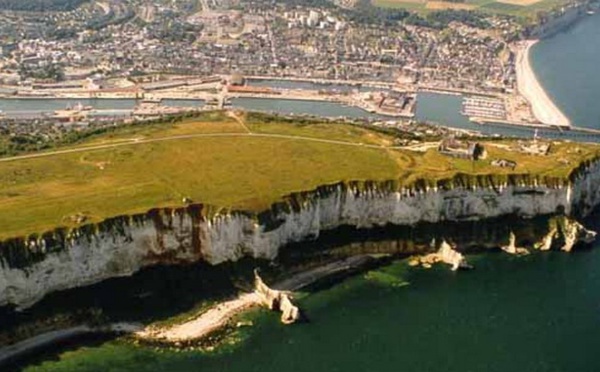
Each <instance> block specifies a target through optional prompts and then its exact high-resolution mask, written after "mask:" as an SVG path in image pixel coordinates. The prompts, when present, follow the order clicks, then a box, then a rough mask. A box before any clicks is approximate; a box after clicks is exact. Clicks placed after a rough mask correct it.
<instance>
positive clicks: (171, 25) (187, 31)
mask: <svg viewBox="0 0 600 372" xmlns="http://www.w3.org/2000/svg"><path fill="white" fill-rule="evenodd" d="M201 31H202V26H201V25H192V24H189V23H181V22H175V21H167V22H164V23H162V24H160V25H157V26H155V27H153V28H152V29H150V32H149V36H150V37H151V38H156V39H159V40H162V41H168V42H189V43H192V42H194V41H196V35H198V34H199V33H200V32H201Z"/></svg>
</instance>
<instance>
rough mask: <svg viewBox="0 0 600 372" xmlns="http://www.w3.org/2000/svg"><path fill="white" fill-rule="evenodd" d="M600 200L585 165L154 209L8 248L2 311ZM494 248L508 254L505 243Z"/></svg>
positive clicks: (578, 235)
mask: <svg viewBox="0 0 600 372" xmlns="http://www.w3.org/2000/svg"><path fill="white" fill-rule="evenodd" d="M599 200H600V163H599V162H584V163H582V164H581V166H580V167H579V168H577V169H575V170H574V171H573V173H572V174H571V175H570V176H569V177H568V178H565V179H559V178H548V177H546V178H536V177H531V176H529V175H482V176H470V175H463V174H460V175H457V176H456V177H454V178H452V179H447V180H439V181H435V182H434V181H424V180H420V181H416V182H415V183H414V184H413V186H412V187H401V186H400V185H399V184H398V182H395V181H389V182H347V183H339V184H334V185H328V186H322V187H319V188H317V189H316V190H313V191H309V192H301V193H295V194H292V195H289V196H287V197H285V198H284V200H283V201H282V202H279V203H276V204H274V205H273V206H272V207H271V208H270V209H269V210H266V211H263V212H261V213H250V212H244V211H223V210H215V209H214V208H210V207H207V206H198V205H190V206H186V207H182V208H173V209H160V210H159V209H156V210H151V211H149V212H148V213H144V214H139V215H134V216H123V217H116V218H112V219H108V220H106V221H104V222H101V223H98V224H90V225H86V226H82V227H80V228H77V229H74V230H71V231H67V230H65V229H58V230H56V231H53V232H50V233H45V234H43V235H40V236H30V237H27V238H18V239H12V240H8V241H4V242H2V243H0V264H1V267H0V306H1V305H8V304H14V305H16V306H18V307H27V306H30V305H31V304H33V303H35V302H36V301H38V300H39V299H41V298H42V297H43V296H44V295H45V294H47V293H49V292H53V291H58V290H63V289H67V288H73V287H80V286H85V285H89V284H93V283H97V282H99V281H102V280H104V279H107V278H111V277H117V276H125V275H131V274H132V273H134V272H136V271H138V270H139V269H141V268H143V267H146V266H150V265H155V264H159V263H160V264H185V263H193V262H198V261H201V260H203V261H206V262H209V263H211V264H218V263H222V262H225V261H235V260H238V259H240V258H241V257H244V256H250V257H255V258H266V259H274V258H276V257H277V256H278V253H279V250H280V247H283V246H286V245H288V244H290V243H294V242H300V241H306V240H310V239H314V238H316V237H318V236H319V234H321V232H323V231H327V230H331V229H335V228H338V227H340V226H353V227H356V228H373V227H378V226H387V225H390V224H392V225H400V226H415V225H418V224H421V223H430V224H439V223H445V222H448V221H455V222H463V221H467V222H469V221H484V220H487V219H491V218H498V217H501V216H507V215H511V216H515V217H516V218H531V217H534V216H539V215H553V214H561V215H567V216H574V217H581V216H585V215H586V214H588V213H589V212H590V211H591V210H592V209H593V208H594V207H595V206H596V205H597V204H598V201H599ZM562 228H563V230H560V231H563V232H565V237H566V239H565V241H564V244H563V246H562V249H563V250H570V249H571V248H572V246H573V244H574V243H575V242H576V241H577V240H578V239H583V240H589V239H590V237H589V236H588V235H586V234H584V231H583V230H582V229H581V225H579V224H575V225H574V224H566V225H565V226H564V227H562ZM557 229H559V228H558V227H557ZM557 231H559V230H557ZM582 234H583V235H582ZM506 236H508V233H506V234H505V235H504V237H506ZM440 238H443V237H440ZM518 238H519V237H518V236H517V239H518ZM540 239H541V238H540ZM545 239H546V240H544V242H543V244H542V245H541V246H540V247H541V248H542V247H548V248H549V247H550V246H552V245H553V244H555V243H554V241H555V240H556V239H555V238H554V237H552V236H551V237H546V238H545ZM491 240H493V241H494V242H495V243H494V244H496V246H500V243H499V242H498V239H491ZM502 244H504V243H502Z"/></svg>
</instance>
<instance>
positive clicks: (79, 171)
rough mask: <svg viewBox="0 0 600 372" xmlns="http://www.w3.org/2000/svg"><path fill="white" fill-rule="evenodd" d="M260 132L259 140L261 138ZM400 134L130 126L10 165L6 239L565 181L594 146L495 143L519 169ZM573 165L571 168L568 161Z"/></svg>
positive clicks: (337, 127) (2, 170)
mask: <svg viewBox="0 0 600 372" xmlns="http://www.w3.org/2000/svg"><path fill="white" fill-rule="evenodd" d="M249 132H250V133H249ZM393 145H394V138H393V137H391V136H389V135H386V134H381V133H379V132H373V131H370V130H366V129H363V128H359V127H356V126H351V125H346V124H329V123H327V124H326V123H314V124H307V123H304V124H301V125H300V124H293V123H289V122H285V123H281V122H278V120H277V119H276V120H269V121H268V122H261V121H260V120H257V119H253V120H246V119H245V118H244V117H243V116H232V117H228V116H225V115H224V114H221V113H216V114H214V115H213V117H205V118H203V119H201V120H190V121H188V122H183V123H178V124H156V125H150V126H147V127H145V126H138V127H129V128H123V129H122V130H120V131H117V132H116V133H112V134H111V135H104V136H98V137H96V138H92V139H90V140H89V141H87V142H85V143H82V144H79V145H78V146H74V147H69V148H66V149H58V150H57V151H55V152H54V153H49V154H47V156H42V157H37V158H19V159H13V160H10V161H6V159H0V239H4V238H8V237H14V236H18V235H24V234H29V233H34V232H43V231H46V230H50V229H53V228H55V227H57V226H74V225H75V224H76V221H75V220H76V219H75V218H74V216H85V217H86V221H85V222H93V221H100V220H103V219H105V218H107V217H111V216H116V215H121V214H130V213H138V212H145V211H147V210H148V209H151V208H154V207H166V206H172V207H177V206H182V205H183V198H190V199H191V200H192V201H193V202H195V203H207V204H211V205H215V206H217V207H223V208H243V209H249V210H255V211H256V210H261V209H264V208H267V207H268V206H269V205H270V204H271V203H273V202H275V201H277V200H280V198H281V197H282V196H284V195H286V194H289V193H291V192H294V191H302V190H310V189H313V188H315V187H317V186H319V185H323V184H330V183H335V182H339V181H348V180H398V182H399V183H400V184H411V183H412V182H414V181H415V180H416V179H418V178H423V177H425V178H428V179H441V178H448V177H452V176H453V175H455V174H456V173H457V172H463V173H470V174H492V173H493V174H504V173H511V172H514V173H532V174H536V175H556V176H565V175H566V174H568V173H569V172H570V170H571V169H572V168H573V166H574V165H576V164H578V162H579V161H580V160H581V159H582V158H589V157H591V156H594V155H595V154H596V152H597V151H598V147H595V146H592V145H579V144H578V145H576V147H577V149H578V150H577V151H575V150H574V147H573V146H575V145H570V147H569V146H567V145H559V146H555V147H554V154H553V155H552V156H549V157H545V158H540V157H535V156H525V155H522V154H518V153H512V152H510V151H508V150H506V149H505V148H503V147H502V144H501V146H500V147H497V146H486V147H487V148H488V151H489V152H490V158H503V159H513V160H516V161H517V162H518V166H517V167H516V168H515V169H514V170H511V169H506V168H503V169H500V168H495V167H492V166H491V165H490V164H489V160H486V161H476V162H472V161H469V160H458V159H452V158H449V157H446V156H443V155H440V154H439V153H437V151H436V150H435V149H434V148H435V147H436V144H435V143H433V144H431V146H430V147H432V149H430V150H428V151H427V152H425V153H421V152H415V151H410V150H407V149H397V148H392V146H393ZM567 161H568V162H570V163H569V164H567V163H566V162H567Z"/></svg>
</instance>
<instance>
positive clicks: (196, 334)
mask: <svg viewBox="0 0 600 372" xmlns="http://www.w3.org/2000/svg"><path fill="white" fill-rule="evenodd" d="M373 261H374V259H373V258H372V257H370V256H368V255H359V256H353V257H348V258H345V259H340V260H336V261H334V262H330V263H328V264H326V265H323V266H319V267H316V268H313V269H311V270H307V271H301V272H298V273H295V274H293V275H292V276H291V277H290V278H288V279H286V280H284V281H282V282H279V283H277V284H274V285H273V288H276V289H277V290H282V291H294V290H299V289H301V288H304V287H306V286H308V285H310V284H313V283H315V282H316V281H318V280H321V279H323V278H327V277H331V276H333V275H338V274H340V273H351V272H353V271H355V270H360V269H361V268H363V267H366V266H367V265H369V264H370V263H372V262H373ZM260 304H261V298H260V296H259V295H257V294H256V293H254V292H252V293H244V294H241V295H239V296H238V297H236V298H235V299H232V300H229V301H225V302H222V303H220V304H218V305H215V306H213V307H212V308H210V309H209V310H207V311H206V312H204V313H202V314H199V315H198V316H197V317H196V318H193V319H190V320H189V321H187V322H184V323H181V324H178V325H174V326H171V327H164V328H154V327H148V328H146V329H144V330H141V331H138V332H136V333H135V336H137V337H139V338H141V339H147V340H164V341H169V342H177V341H188V340H195V339H200V338H203V337H205V336H207V335H208V334H209V333H211V332H214V331H216V330H217V329H219V328H222V327H223V326H225V325H226V324H227V322H229V321H230V320H231V319H232V318H233V317H234V316H236V315H238V314H240V313H242V312H243V311H245V310H247V309H249V308H252V307H255V306H259V305H260Z"/></svg>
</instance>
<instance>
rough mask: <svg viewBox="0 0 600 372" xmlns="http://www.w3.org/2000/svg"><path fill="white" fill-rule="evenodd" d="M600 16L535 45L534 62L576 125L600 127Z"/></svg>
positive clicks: (552, 92)
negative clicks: (599, 102) (599, 101)
mask: <svg viewBox="0 0 600 372" xmlns="http://www.w3.org/2000/svg"><path fill="white" fill-rule="evenodd" d="M599 36H600V15H599V14H596V15H594V16H591V17H586V19H583V20H582V21H580V22H578V23H576V24H575V25H574V26H573V27H571V28H569V29H568V30H567V31H565V32H562V33H559V34H557V35H556V36H554V37H553V38H551V39H548V40H544V41H543V42H541V43H538V44H537V45H535V46H534V48H533V51H532V55H531V57H532V58H531V63H532V65H533V68H534V70H535V73H536V75H537V76H538V78H539V80H540V82H541V84H542V85H543V86H544V89H546V91H547V92H548V95H549V96H550V97H551V98H552V99H553V100H554V102H555V103H556V104H557V106H558V107H559V108H560V109H561V110H562V111H563V112H564V114H565V115H567V116H568V117H569V119H571V122H572V124H573V125H576V126H581V127H588V128H596V129H598V128H600V104H598V97H599V96H600V67H599V66H600V37H599Z"/></svg>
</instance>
